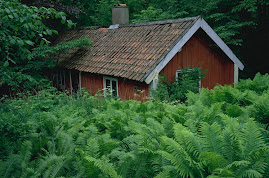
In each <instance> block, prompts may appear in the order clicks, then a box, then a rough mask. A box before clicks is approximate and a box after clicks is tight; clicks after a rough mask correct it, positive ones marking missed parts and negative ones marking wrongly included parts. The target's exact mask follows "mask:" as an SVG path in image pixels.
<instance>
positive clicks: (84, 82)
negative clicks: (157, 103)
mask: <svg viewBox="0 0 269 178" xmlns="http://www.w3.org/2000/svg"><path fill="white" fill-rule="evenodd" d="M134 86H139V87H140V90H142V91H143V92H142V93H141V92H136V91H135V90H134ZM81 87H82V88H83V87H85V89H86V90H87V91H89V92H90V93H91V94H92V95H95V94H96V93H97V92H98V91H100V92H101V93H103V91H102V89H103V88H104V87H103V76H102V75H96V74H91V73H86V72H82V73H81ZM118 94H119V97H120V98H122V99H125V100H140V101H145V100H147V96H148V95H149V85H147V84H146V83H141V82H136V81H132V80H128V79H122V78H118Z"/></svg>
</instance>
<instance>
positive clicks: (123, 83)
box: [118, 78, 149, 101]
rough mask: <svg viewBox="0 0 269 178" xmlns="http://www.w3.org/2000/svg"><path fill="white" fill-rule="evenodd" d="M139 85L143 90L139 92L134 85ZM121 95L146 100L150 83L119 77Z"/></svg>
mask: <svg viewBox="0 0 269 178" xmlns="http://www.w3.org/2000/svg"><path fill="white" fill-rule="evenodd" d="M135 86H137V87H139V88H140V90H141V91H143V92H137V91H136V90H135V89H134V87H135ZM118 90H119V97H120V98H122V99H126V100H139V101H145V100H147V99H148V96H149V85H147V84H146V83H141V82H136V81H132V80H128V79H122V78H120V79H118Z"/></svg>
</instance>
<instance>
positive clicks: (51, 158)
mask: <svg viewBox="0 0 269 178" xmlns="http://www.w3.org/2000/svg"><path fill="white" fill-rule="evenodd" d="M64 160H65V157H64V156H57V155H54V154H51V155H48V156H46V157H44V158H43V159H40V160H38V163H37V169H36V171H37V172H38V173H40V174H42V173H44V172H46V173H45V175H47V176H50V174H51V172H50V170H52V169H53V168H52V167H53V166H52V165H54V166H55V165H57V164H58V163H60V162H63V161H64Z"/></svg>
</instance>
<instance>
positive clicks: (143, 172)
mask: <svg viewBox="0 0 269 178" xmlns="http://www.w3.org/2000/svg"><path fill="white" fill-rule="evenodd" d="M268 108H269V75H268V74H267V75H264V76H263V75H260V74H257V75H256V77H255V78H254V80H242V81H241V82H239V84H238V85H237V86H236V88H233V87H232V86H217V87H215V89H214V90H207V89H202V91H201V93H200V94H199V93H198V94H195V93H192V92H189V93H188V94H187V101H186V103H185V104H179V103H174V104H168V103H163V102H160V101H157V100H151V101H147V102H144V103H141V102H138V101H122V100H120V99H118V100H114V99H105V98H102V97H100V96H90V95H88V94H87V93H83V92H82V93H81V94H77V95H73V96H70V95H67V94H66V93H62V92H57V91H56V90H55V89H53V88H48V89H46V90H42V91H40V92H39V93H38V94H36V95H34V96H26V95H22V96H21V97H18V98H16V99H15V98H14V99H5V100H4V101H3V98H2V102H1V103H0V140H1V141H0V142H1V149H0V151H1V152H0V159H1V162H0V164H1V166H0V168H1V174H0V175H1V177H60V176H61V177H266V176H268V175H267V173H268V171H269V169H268V167H269V166H268V163H269V142H268V141H269V140H268V130H266V129H268V128H266V126H267V127H268V118H269V112H268Z"/></svg>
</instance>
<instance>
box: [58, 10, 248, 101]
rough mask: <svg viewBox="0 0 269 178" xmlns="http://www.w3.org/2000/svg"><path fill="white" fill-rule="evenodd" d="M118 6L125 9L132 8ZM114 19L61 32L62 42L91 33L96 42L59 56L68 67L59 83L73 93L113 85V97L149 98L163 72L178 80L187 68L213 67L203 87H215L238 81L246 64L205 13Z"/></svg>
mask: <svg viewBox="0 0 269 178" xmlns="http://www.w3.org/2000/svg"><path fill="white" fill-rule="evenodd" d="M115 8H116V10H119V11H120V10H121V9H123V10H126V8H128V7H127V6H125V5H118V6H115ZM127 10H128V9H127ZM116 13H117V12H116ZM124 14H126V12H124ZM117 16H119V15H118V14H117ZM121 18H122V17H121ZM128 18H129V17H128ZM123 19H124V18H123ZM120 20H121V19H120ZM125 20H126V19H125ZM113 22H114V23H115V24H114V25H111V26H109V27H95V28H84V29H72V30H67V31H65V32H64V33H62V34H61V35H60V36H59V38H58V39H57V41H56V42H57V43H60V42H67V41H70V40H74V39H78V38H83V37H84V38H85V37H86V38H88V39H89V40H91V41H92V42H93V45H92V46H89V47H84V48H80V49H72V50H69V51H67V52H66V53H65V54H64V55H63V56H62V57H61V58H60V59H59V63H58V67H60V68H61V69H62V70H61V71H60V72H59V73H58V75H57V76H58V80H57V81H58V82H57V84H58V86H60V87H62V88H64V89H69V90H71V91H76V90H79V89H81V88H82V87H84V88H86V90H88V91H90V92H91V93H92V94H96V93H97V92H98V91H100V90H102V89H104V88H109V90H111V91H112V93H113V95H115V96H118V97H120V98H122V99H127V100H128V99H137V98H136V97H135V94H136V92H137V91H138V90H144V91H145V92H144V96H149V93H150V89H151V88H156V83H157V80H158V77H159V76H160V75H166V76H168V78H169V80H172V79H173V78H175V77H176V76H177V74H178V73H179V72H180V70H181V69H183V68H187V67H198V66H200V67H202V68H203V69H207V70H208V72H207V73H206V76H205V78H204V79H203V80H202V81H201V87H205V88H209V89H211V88H213V87H214V86H216V85H217V84H221V85H226V84H228V85H232V84H234V83H236V82H237V81H238V69H241V70H243V68H244V65H243V64H242V63H241V62H240V60H239V59H238V58H237V57H236V56H235V55H234V53H233V52H232V51H231V49H230V48H229V47H228V46H227V45H226V44H225V43H224V42H223V41H222V40H221V38H220V37H219V36H218V35H217V34H216V33H215V32H214V31H213V30H212V28H211V27H210V26H209V25H208V24H207V23H206V22H205V20H204V19H202V18H201V17H190V18H183V19H174V20H163V21H154V22H143V23H135V24H128V23H126V22H124V23H125V24H122V23H121V21H119V22H118V21H117V20H116V21H115V20H113Z"/></svg>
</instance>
